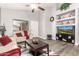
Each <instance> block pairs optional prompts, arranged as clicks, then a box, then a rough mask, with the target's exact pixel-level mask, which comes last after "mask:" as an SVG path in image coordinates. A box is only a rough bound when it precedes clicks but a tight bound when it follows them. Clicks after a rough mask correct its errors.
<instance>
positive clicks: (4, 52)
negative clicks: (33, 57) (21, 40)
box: [0, 37, 21, 56]
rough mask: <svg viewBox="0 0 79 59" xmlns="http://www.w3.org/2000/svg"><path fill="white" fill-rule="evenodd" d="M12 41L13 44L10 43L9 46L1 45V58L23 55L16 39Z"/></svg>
mask: <svg viewBox="0 0 79 59" xmlns="http://www.w3.org/2000/svg"><path fill="white" fill-rule="evenodd" d="M10 39H11V42H9V43H8V44H6V45H0V56H20V55H21V50H20V48H19V47H18V46H17V43H16V40H15V38H13V37H12V38H10ZM5 40H6V38H5ZM6 41H7V40H6ZM0 43H1V42H0Z"/></svg>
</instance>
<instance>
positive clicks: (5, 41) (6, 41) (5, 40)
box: [0, 36, 12, 46]
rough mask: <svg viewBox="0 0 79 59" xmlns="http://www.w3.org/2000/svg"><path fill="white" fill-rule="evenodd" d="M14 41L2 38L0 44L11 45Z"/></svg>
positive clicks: (6, 37)
mask: <svg viewBox="0 0 79 59" xmlns="http://www.w3.org/2000/svg"><path fill="white" fill-rule="evenodd" d="M11 41H12V40H11V39H10V38H9V37H8V36H3V37H1V38H0V43H1V44H2V45H3V46H5V45H7V44H8V43H10V42H11Z"/></svg>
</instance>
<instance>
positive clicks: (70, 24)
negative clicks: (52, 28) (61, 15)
mask: <svg viewBox="0 0 79 59" xmlns="http://www.w3.org/2000/svg"><path fill="white" fill-rule="evenodd" d="M56 26H75V24H64V25H56Z"/></svg>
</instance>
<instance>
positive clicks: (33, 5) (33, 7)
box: [26, 4, 45, 13]
mask: <svg viewBox="0 0 79 59" xmlns="http://www.w3.org/2000/svg"><path fill="white" fill-rule="evenodd" d="M26 7H31V9H32V13H34V11H35V10H36V9H40V10H41V11H45V9H44V8H43V7H41V6H39V5H38V4H30V5H26Z"/></svg>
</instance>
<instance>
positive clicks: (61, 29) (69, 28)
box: [57, 26, 75, 34]
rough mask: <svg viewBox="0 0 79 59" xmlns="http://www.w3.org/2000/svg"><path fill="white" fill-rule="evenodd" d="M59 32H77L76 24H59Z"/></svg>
mask: <svg viewBox="0 0 79 59" xmlns="http://www.w3.org/2000/svg"><path fill="white" fill-rule="evenodd" d="M57 33H59V34H75V26H57Z"/></svg>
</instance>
